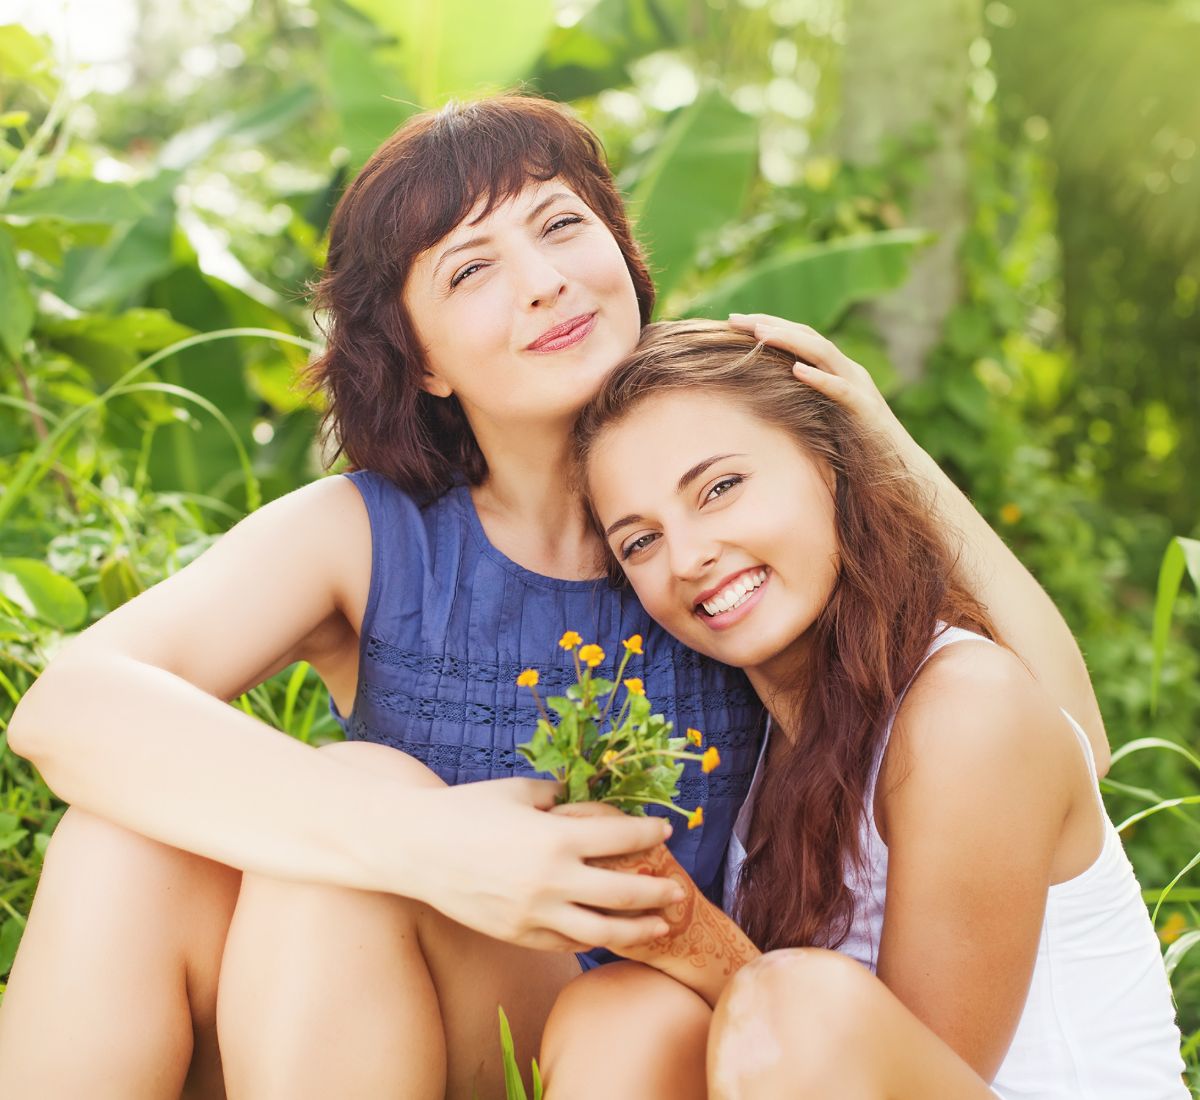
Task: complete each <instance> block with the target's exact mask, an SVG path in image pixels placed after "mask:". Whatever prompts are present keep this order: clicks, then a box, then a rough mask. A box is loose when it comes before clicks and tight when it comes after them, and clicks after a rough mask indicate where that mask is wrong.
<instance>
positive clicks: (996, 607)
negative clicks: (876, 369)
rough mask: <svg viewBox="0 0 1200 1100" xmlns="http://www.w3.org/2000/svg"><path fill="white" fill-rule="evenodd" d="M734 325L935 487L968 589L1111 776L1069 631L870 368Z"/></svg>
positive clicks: (825, 346) (798, 334)
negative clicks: (779, 354) (789, 361)
mask: <svg viewBox="0 0 1200 1100" xmlns="http://www.w3.org/2000/svg"><path fill="white" fill-rule="evenodd" d="M730 322H731V324H734V325H735V327H737V328H741V329H744V330H746V331H753V332H754V334H755V335H756V336H758V337H759V339H761V340H763V341H765V342H766V343H769V344H771V345H773V346H775V347H779V348H783V349H785V350H786V351H789V352H791V353H792V354H793V355H796V356H797V357H799V358H800V359H802V360H804V362H805V363H807V364H813V366H809V367H806V366H804V365H798V366H797V370H796V376H797V378H799V379H800V380H801V381H803V382H804V383H805V384H807V385H810V386H812V387H813V388H814V389H816V390H819V391H820V392H821V393H824V394H825V395H826V396H827V397H830V398H832V399H833V400H834V401H837V402H838V403H839V404H841V405H844V406H845V407H847V408H849V409H851V410H853V411H854V412H855V413H856V414H857V415H858V416H860V417H861V418H862V419H863V420H864V422H865V423H867V424H868V425H870V426H871V427H873V428H874V429H876V430H878V431H880V432H881V433H883V434H884V435H885V436H886V437H887V439H889V440H890V442H891V443H892V445H893V446H894V447H895V449H896V451H897V453H898V454H899V455H900V457H901V459H902V460H903V461H904V463H905V465H906V466H907V467H908V469H909V470H910V471H911V472H912V473H913V474H914V475H915V476H917V477H919V478H920V479H922V481H924V482H925V483H926V484H927V485H928V487H929V489H930V491H931V492H932V494H933V507H934V510H935V511H936V513H937V516H938V519H939V521H940V522H941V524H942V525H943V526H944V527H945V529H946V530H947V531H950V532H954V533H955V534H956V535H957V536H958V537H959V538H960V540H961V542H960V547H961V556H960V559H959V561H960V568H961V570H962V577H963V580H964V581H965V583H966V585H967V587H968V588H969V589H970V590H971V592H972V593H973V595H974V596H975V598H976V599H977V600H979V602H980V603H981V604H983V605H984V606H985V607H986V608H987V610H988V613H989V614H990V615H991V617H992V621H993V622H994V623H995V625H996V629H997V630H998V631H999V633H1000V636H1001V637H1002V638H1003V640H1004V643H1005V645H1007V646H1008V647H1009V648H1011V649H1012V650H1013V652H1015V653H1016V654H1017V655H1018V656H1019V657H1020V658H1021V660H1022V661H1024V662H1025V664H1026V665H1027V666H1028V667H1029V669H1030V670H1031V671H1032V672H1033V674H1034V676H1036V677H1037V679H1038V680H1039V681H1040V682H1041V683H1042V685H1043V686H1044V687H1045V689H1046V691H1047V692H1048V693H1049V694H1050V697H1051V698H1052V699H1054V700H1055V701H1056V702H1057V703H1058V704H1059V705H1060V706H1062V707H1063V708H1064V709H1065V710H1067V711H1068V712H1069V713H1070V714H1071V716H1072V717H1073V718H1075V720H1076V721H1077V722H1079V724H1080V725H1081V726H1082V727H1083V729H1084V731H1085V732H1086V733H1087V735H1088V740H1089V741H1090V742H1091V746H1092V753H1093V755H1094V756H1095V758H1096V766H1097V769H1098V771H1099V773H1100V775H1104V774H1105V773H1106V772H1107V771H1108V765H1109V761H1110V758H1111V752H1110V750H1109V746H1108V737H1107V735H1106V734H1105V731H1104V719H1103V718H1102V717H1101V714H1100V706H1099V704H1098V703H1097V701H1096V693H1095V691H1094V690H1093V689H1092V683H1091V679H1090V677H1089V676H1088V671H1087V666H1086V665H1085V663H1084V660H1083V654H1082V653H1081V652H1080V650H1079V646H1078V644H1077V643H1076V641H1075V638H1074V636H1073V635H1072V634H1071V629H1070V627H1068V626H1067V624H1066V621H1065V620H1064V619H1063V617H1062V615H1061V614H1060V613H1059V611H1058V608H1057V607H1055V606H1054V602H1053V601H1052V600H1051V599H1050V597H1049V596H1047V595H1046V593H1045V591H1044V590H1043V589H1042V587H1041V585H1040V584H1038V582H1037V581H1036V580H1035V579H1034V577H1033V575H1032V574H1031V573H1030V572H1029V570H1028V569H1026V568H1025V566H1023V565H1022V564H1021V562H1020V561H1019V560H1018V559H1017V556H1016V555H1015V554H1014V553H1013V552H1012V551H1011V550H1010V549H1009V548H1008V546H1007V545H1006V544H1005V542H1004V540H1003V539H1002V538H1000V536H999V535H997V534H996V532H995V531H993V530H992V529H991V527H989V526H988V524H987V521H986V520H984V518H983V517H982V516H981V515H980V514H979V513H978V512H977V511H976V510H975V507H974V505H973V504H972V503H971V502H970V501H969V500H968V499H967V497H966V496H965V495H964V494H963V493H962V491H961V490H960V489H959V488H958V487H957V486H956V485H955V484H954V482H953V481H951V480H950V478H949V477H947V475H946V474H945V472H944V471H943V470H942V469H941V467H939V466H938V464H937V463H936V462H934V461H933V459H932V458H930V457H929V455H928V454H926V453H925V452H924V451H923V450H922V449H921V448H920V447H919V446H918V445H917V443H916V441H915V440H914V439H913V438H912V436H910V435H909V434H908V432H907V431H906V430H905V428H904V426H903V425H902V424H901V423H900V422H899V420H897V419H896V417H895V415H894V414H893V413H892V411H891V410H890V409H889V408H888V406H887V402H886V401H885V400H884V399H883V396H882V395H881V394H880V393H879V390H878V389H877V388H876V386H875V383H874V382H873V381H872V380H871V376H870V374H869V373H868V372H867V370H866V368H864V367H862V366H861V365H859V364H858V363H855V362H854V361H853V360H851V359H849V358H848V357H847V356H845V355H843V354H842V353H841V352H840V351H839V350H838V348H837V347H836V345H834V344H833V343H832V342H831V341H829V340H827V339H826V338H825V337H823V336H821V335H820V333H818V332H816V331H815V330H813V329H811V328H809V327H808V326H807V325H798V324H794V323H792V322H790V321H784V320H782V319H781V318H778V317H771V316H768V315H766V314H748V315H741V314H735V315H733V316H732V317H731V318H730Z"/></svg>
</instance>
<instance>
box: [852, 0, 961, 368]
mask: <svg viewBox="0 0 1200 1100" xmlns="http://www.w3.org/2000/svg"><path fill="white" fill-rule="evenodd" d="M846 7H847V11H846V50H845V57H844V65H843V72H842V104H843V117H842V123H841V129H840V134H839V137H840V145H841V153H842V156H843V158H844V159H845V160H846V161H847V162H848V163H851V164H871V163H873V162H875V161H877V160H878V159H879V157H880V155H881V154H882V153H883V152H884V151H885V146H886V144H887V143H888V142H889V141H904V140H905V139H906V138H909V137H910V136H912V135H913V133H914V131H915V130H916V129H917V128H919V127H921V126H923V125H929V126H932V127H933V132H934V136H935V143H934V146H933V148H932V149H931V151H930V152H928V153H927V154H926V155H925V158H924V164H923V169H924V172H923V179H922V180H921V181H920V182H919V183H918V184H917V186H916V187H915V188H914V190H913V193H912V201H911V204H910V210H909V218H910V220H911V222H912V223H913V224H914V225H917V226H920V227H922V228H924V229H929V230H930V231H932V232H933V233H934V234H935V236H936V239H935V240H934V242H933V243H932V244H931V245H929V246H927V247H926V248H925V249H923V250H922V251H921V252H920V253H919V254H918V256H917V258H916V260H915V261H914V263H913V266H912V271H911V273H910V275H909V279H908V281H907V282H906V283H905V284H904V286H902V287H901V288H900V289H899V290H897V291H894V292H892V293H891V294H889V295H887V296H886V297H884V298H881V299H879V300H878V301H876V302H875V303H873V304H872V306H871V307H870V309H871V313H872V316H873V318H874V320H875V323H876V326H877V327H878V329H879V332H880V335H881V336H882V337H883V340H884V343H885V344H886V346H887V349H888V354H889V355H890V356H891V360H892V362H893V364H894V365H895V367H896V369H897V371H898V372H899V373H900V375H901V377H903V378H905V379H908V380H912V379H915V378H919V377H920V376H921V374H922V373H923V371H924V369H925V361H926V358H927V357H928V355H929V352H930V351H931V350H932V349H933V348H934V347H935V346H936V345H937V344H938V342H939V341H940V340H941V337H942V326H943V324H944V323H945V320H946V317H947V315H948V314H949V312H950V310H951V309H953V308H954V305H955V304H956V303H957V301H958V300H959V296H960V293H961V275H960V267H959V261H958V249H959V245H960V243H961V241H962V236H963V233H964V232H965V230H966V228H967V222H968V218H969V216H970V195H969V189H968V184H969V168H968V131H969V125H970V119H969V114H968V111H969V101H970V87H969V82H970V78H971V60H970V57H969V53H968V51H969V48H970V45H971V43H972V41H974V40H975V39H976V38H978V37H979V36H980V35H981V34H982V16H981V12H980V3H979V0H908V2H906V3H896V0H847V5H846Z"/></svg>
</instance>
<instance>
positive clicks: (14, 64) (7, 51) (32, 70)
mask: <svg viewBox="0 0 1200 1100" xmlns="http://www.w3.org/2000/svg"><path fill="white" fill-rule="evenodd" d="M0 75H3V76H4V77H6V78H7V79H9V80H13V81H20V82H21V83H23V84H28V85H30V86H31V87H33V88H36V89H37V90H38V91H39V92H41V93H42V95H44V96H45V97H46V98H47V99H49V98H51V97H52V96H53V95H54V92H55V89H56V87H57V85H58V82H57V81H56V80H55V78H54V54H53V51H52V50H51V46H50V40H49V39H48V38H36V37H35V36H34V35H32V34H30V33H29V31H27V30H26V29H25V28H24V27H22V26H20V25H18V24H16V23H9V24H7V25H5V26H3V27H0Z"/></svg>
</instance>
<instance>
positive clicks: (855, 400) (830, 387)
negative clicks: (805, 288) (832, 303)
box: [729, 313, 909, 443]
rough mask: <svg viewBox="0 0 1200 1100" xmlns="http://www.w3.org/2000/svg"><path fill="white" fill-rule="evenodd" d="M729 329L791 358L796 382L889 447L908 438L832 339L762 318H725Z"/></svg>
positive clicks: (754, 315) (867, 377) (868, 377)
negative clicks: (847, 412)
mask: <svg viewBox="0 0 1200 1100" xmlns="http://www.w3.org/2000/svg"><path fill="white" fill-rule="evenodd" d="M729 324H730V325H731V326H732V327H733V328H735V329H737V330H738V331H740V332H748V333H751V334H752V335H754V336H755V337H756V338H757V339H759V340H761V341H762V342H763V343H764V344H770V345H771V347H774V348H781V349H782V350H783V351H786V352H789V353H791V354H792V355H795V356H796V357H797V358H798V359H799V360H800V362H797V363H796V365H795V367H794V368H793V373H794V374H795V375H796V377H797V378H798V379H799V380H800V381H801V382H803V383H804V384H805V385H808V386H811V387H812V388H813V389H814V390H816V391H817V392H818V393H822V394H824V395H825V396H826V397H828V398H829V399H830V400H831V401H836V402H837V403H838V404H839V405H841V406H842V407H843V408H845V409H849V410H850V411H851V412H852V413H854V415H855V416H857V417H858V418H859V419H861V420H862V422H863V423H864V424H865V425H866V426H867V427H868V428H869V429H871V430H873V431H877V432H881V433H883V434H884V435H885V436H887V437H888V438H889V439H891V440H892V441H893V442H895V443H900V442H902V441H903V440H907V439H908V438H909V437H908V432H907V431H906V430H905V428H904V426H903V425H902V424H901V423H900V421H899V420H897V419H896V415H895V413H893V412H892V410H891V409H890V408H889V407H888V403H887V401H886V400H885V399H884V396H883V394H881V393H880V392H879V387H878V386H876V385H875V380H874V379H873V378H872V377H871V375H870V372H869V371H868V370H867V368H866V367H864V366H862V365H861V364H859V363H856V362H855V361H854V360H853V359H851V358H850V357H849V356H847V355H843V354H842V352H841V351H840V350H838V347H837V345H836V344H834V343H833V341H832V340H829V339H827V338H826V337H824V336H822V335H821V334H820V333H819V332H817V330H816V329H814V328H810V327H809V326H808V325H801V324H797V323H796V322H794V321H785V320H784V319H783V318H782V317H772V316H771V315H770V314H768V313H731V314H730V315H729Z"/></svg>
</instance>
